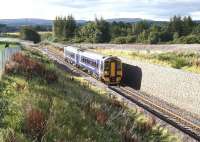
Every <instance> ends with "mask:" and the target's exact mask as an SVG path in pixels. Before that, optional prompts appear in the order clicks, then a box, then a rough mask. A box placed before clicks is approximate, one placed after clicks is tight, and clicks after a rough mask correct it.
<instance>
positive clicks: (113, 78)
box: [110, 60, 117, 82]
mask: <svg viewBox="0 0 200 142" xmlns="http://www.w3.org/2000/svg"><path fill="white" fill-rule="evenodd" d="M116 68H117V67H116V61H112V60H111V61H110V81H111V82H116V79H117V72H116Z"/></svg>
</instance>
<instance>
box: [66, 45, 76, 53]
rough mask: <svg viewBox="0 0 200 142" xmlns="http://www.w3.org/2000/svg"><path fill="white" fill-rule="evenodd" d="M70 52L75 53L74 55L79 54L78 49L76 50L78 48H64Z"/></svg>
mask: <svg viewBox="0 0 200 142" xmlns="http://www.w3.org/2000/svg"><path fill="white" fill-rule="evenodd" d="M66 49H67V50H68V51H71V52H73V53H77V52H78V48H76V47H73V46H65V47H64V50H66Z"/></svg>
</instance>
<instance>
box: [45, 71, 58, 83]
mask: <svg viewBox="0 0 200 142" xmlns="http://www.w3.org/2000/svg"><path fill="white" fill-rule="evenodd" d="M45 79H46V81H47V83H49V84H50V83H54V82H56V81H57V80H58V76H57V74H56V73H55V71H53V70H46V71H45Z"/></svg>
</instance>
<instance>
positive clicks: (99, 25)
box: [95, 18, 111, 43]
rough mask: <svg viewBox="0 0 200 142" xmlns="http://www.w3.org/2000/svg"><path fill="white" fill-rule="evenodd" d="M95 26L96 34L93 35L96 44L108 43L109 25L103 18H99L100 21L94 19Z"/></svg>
mask: <svg viewBox="0 0 200 142" xmlns="http://www.w3.org/2000/svg"><path fill="white" fill-rule="evenodd" d="M95 24H96V34H95V40H96V42H97V43H104V42H109V41H110V39H111V35H110V24H109V23H108V22H107V21H105V20H104V19H103V18H101V19H100V20H98V19H97V18H96V20H95Z"/></svg>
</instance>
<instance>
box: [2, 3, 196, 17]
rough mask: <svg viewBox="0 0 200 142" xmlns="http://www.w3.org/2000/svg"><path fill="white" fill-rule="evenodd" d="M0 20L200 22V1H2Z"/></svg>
mask: <svg viewBox="0 0 200 142" xmlns="http://www.w3.org/2000/svg"><path fill="white" fill-rule="evenodd" d="M0 1H1V8H0V19H15V18H42V19H51V20H52V19H54V18H55V16H65V15H68V14H72V15H73V16H74V17H75V19H77V20H80V19H81V20H93V19H94V18H95V17H103V18H104V19H110V18H142V19H152V20H169V18H170V17H172V16H173V15H181V16H185V15H190V16H192V18H193V19H194V20H200V0H0Z"/></svg>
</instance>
